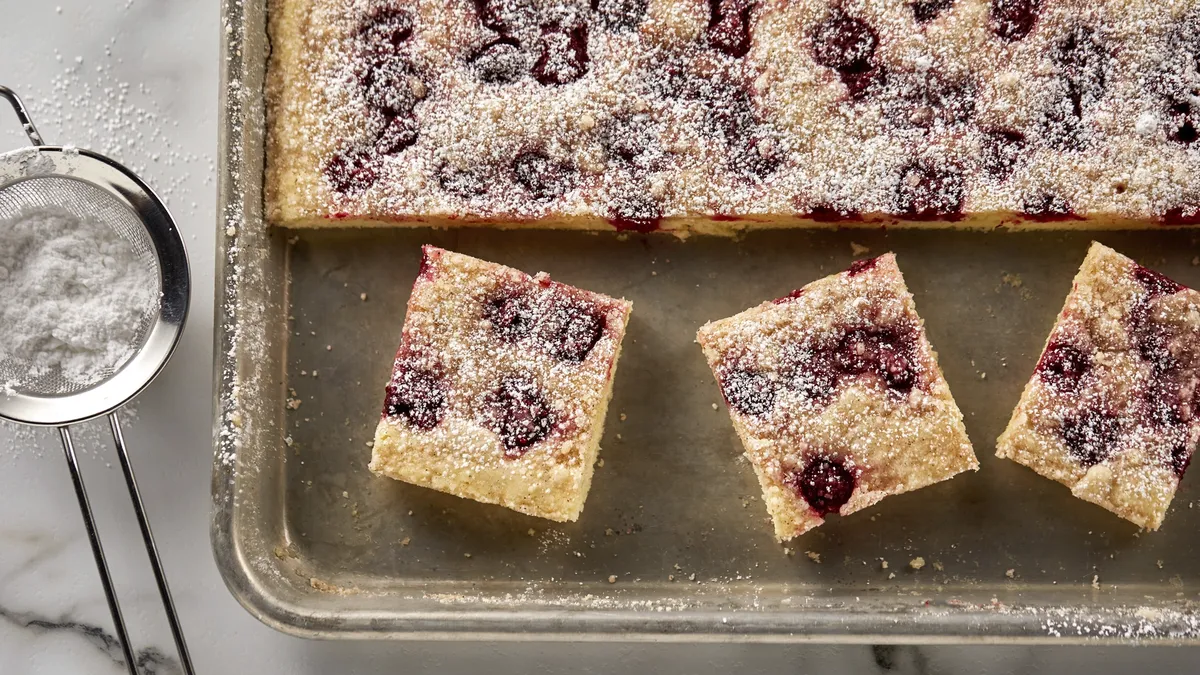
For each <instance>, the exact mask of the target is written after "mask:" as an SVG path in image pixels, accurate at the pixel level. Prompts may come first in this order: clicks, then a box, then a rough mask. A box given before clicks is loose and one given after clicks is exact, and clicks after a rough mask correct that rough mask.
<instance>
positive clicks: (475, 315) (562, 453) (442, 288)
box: [371, 246, 631, 521]
mask: <svg viewBox="0 0 1200 675" xmlns="http://www.w3.org/2000/svg"><path fill="white" fill-rule="evenodd" d="M630 307H631V305H630V303H628V302H626V301H624V300H615V299H613V298H610V297H607V296H604V295H600V294H598V293H590V292H588V291H584V290H580V289H578V288H572V287H570V286H566V285H563V284H559V283H555V282H553V281H551V280H550V278H549V277H548V276H546V275H545V274H538V275H537V276H533V277H531V276H529V275H527V274H524V273H522V272H519V271H517V270H514V269H510V268H508V267H504V266H502V265H497V264H494V263H489V262H484V261H482V260H477V259H475V258H471V257H468V256H465V255H461V254H458V253H452V252H450V251H444V250H442V249H438V248H434V247H432V246H426V247H425V248H424V251H423V258H422V261H421V272H420V275H419V276H418V277H417V280H416V283H414V284H413V290H412V296H411V297H410V299H409V301H408V314H407V316H406V317H405V319H404V331H403V334H402V338H401V342H400V349H399V351H398V352H397V354H396V360H395V366H394V370H393V372H392V378H391V381H390V382H389V384H388V385H387V389H386V396H385V400H384V405H383V415H382V419H380V421H379V426H378V428H377V429H376V431H375V444H374V452H373V455H372V457H371V470H372V471H374V472H375V473H376V474H379V475H381V476H387V477H389V478H395V479H397V480H402V481H405V482H408V483H413V484H415V485H423V486H425V487H431V488H433V489H435V490H441V491H442V492H448V493H450V494H453V495H458V496H460V497H467V498H470V499H474V500H477V501H481V502H487V503H491V504H500V505H503V506H507V507H508V508H510V509H514V510H517V511H520V512H522V513H528V514H530V515H534V516H540V517H542V518H549V519H551V520H557V521H569V520H575V519H576V518H578V517H579V513H580V512H581V511H582V510H583V502H584V499H585V498H586V497H587V493H588V488H589V487H590V486H591V482H592V469H593V464H594V463H595V461H596V456H597V453H598V452H599V449H600V436H601V434H602V432H603V431H604V415H605V412H606V410H607V409H608V400H609V398H610V396H611V395H612V384H613V376H614V375H615V373H616V368H617V357H618V356H619V355H620V352H621V340H622V338H623V337H624V336H625V324H626V320H627V319H628V317H629V311H630Z"/></svg>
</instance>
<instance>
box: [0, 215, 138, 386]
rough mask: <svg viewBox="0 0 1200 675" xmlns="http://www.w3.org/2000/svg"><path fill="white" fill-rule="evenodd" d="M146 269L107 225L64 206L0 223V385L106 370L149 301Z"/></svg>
mask: <svg viewBox="0 0 1200 675" xmlns="http://www.w3.org/2000/svg"><path fill="white" fill-rule="evenodd" d="M154 271H155V267H154V265H153V264H147V262H146V261H145V260H144V259H143V258H141V257H140V256H138V254H137V252H136V251H135V249H134V248H133V246H132V245H131V244H130V242H128V241H126V240H125V239H123V238H122V237H121V235H120V234H118V233H117V232H116V231H115V230H114V229H112V227H110V226H109V225H108V224H107V223H104V222H98V221H96V220H94V219H83V218H80V217H78V216H76V215H74V214H73V213H71V212H69V211H67V210H65V209H61V208H57V207H39V208H32V209H29V210H26V211H24V212H22V213H20V214H18V215H17V216H15V217H13V218H10V219H8V220H6V221H3V222H0V297H3V298H5V301H4V304H3V306H0V373H2V374H3V376H4V378H3V379H4V382H3V386H4V387H5V388H7V389H9V390H10V391H11V390H15V389H22V388H24V387H26V386H30V385H37V384H38V383H40V382H42V381H45V380H48V379H50V378H61V380H62V381H64V382H65V383H66V386H67V387H86V386H89V385H92V384H95V383H97V382H99V381H101V380H103V379H104V378H106V377H108V376H109V375H110V374H111V373H113V372H115V371H116V370H117V369H118V368H120V367H121V365H123V364H124V363H125V361H127V360H128V359H129V358H130V357H131V356H132V355H133V353H134V351H135V350H136V349H137V348H138V346H139V344H138V342H137V340H138V338H139V337H140V335H141V333H142V330H143V327H144V324H145V321H146V319H147V317H148V316H150V315H152V313H153V312H154V311H156V309H157V305H158V296H159V292H158V279H157V278H155V277H154V276H153V273H154ZM39 391H40V388H39ZM53 393H61V392H60V391H55V392H53Z"/></svg>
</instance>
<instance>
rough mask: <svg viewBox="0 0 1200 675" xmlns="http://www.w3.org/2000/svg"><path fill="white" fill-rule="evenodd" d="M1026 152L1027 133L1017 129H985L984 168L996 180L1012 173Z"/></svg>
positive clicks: (1003, 178) (982, 159)
mask: <svg viewBox="0 0 1200 675" xmlns="http://www.w3.org/2000/svg"><path fill="white" fill-rule="evenodd" d="M1024 152H1025V134H1023V133H1021V132H1020V131H1017V130H1015V129H1004V128H994V129H985V130H984V131H983V152H982V155H981V158H980V159H981V161H982V164H983V170H984V171H986V172H987V173H988V175H990V176H991V177H992V178H995V179H996V180H1005V179H1007V178H1008V177H1009V176H1011V175H1012V172H1013V170H1014V169H1015V168H1016V166H1017V163H1018V162H1020V161H1021V158H1022V156H1023V155H1024Z"/></svg>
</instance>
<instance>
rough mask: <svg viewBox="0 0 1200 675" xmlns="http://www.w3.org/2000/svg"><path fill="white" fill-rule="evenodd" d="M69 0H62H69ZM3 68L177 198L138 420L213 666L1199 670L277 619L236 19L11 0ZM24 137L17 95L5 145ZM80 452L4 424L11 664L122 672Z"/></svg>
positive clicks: (234, 670)
mask: <svg viewBox="0 0 1200 675" xmlns="http://www.w3.org/2000/svg"><path fill="white" fill-rule="evenodd" d="M59 5H61V7H59ZM0 17H2V19H0V36H2V37H3V40H2V41H0V82H3V83H4V84H7V85H9V86H12V87H14V88H16V89H17V90H18V91H19V92H20V93H22V94H23V95H24V96H25V97H26V99H27V101H28V103H30V104H31V107H32V109H33V112H34V114H35V115H36V116H37V121H38V123H39V125H40V127H41V130H42V133H43V135H45V136H46V138H47V140H48V141H50V142H56V143H74V144H76V145H80V146H82V147H92V148H94V149H97V150H100V151H102V152H107V153H111V154H113V155H114V156H115V157H117V158H118V159H120V160H122V161H125V162H127V163H128V164H129V165H131V166H132V167H135V168H136V169H137V170H138V171H140V172H142V173H143V175H144V177H145V178H146V179H147V180H148V181H149V182H150V183H151V184H152V185H153V186H154V187H155V188H156V189H158V190H159V191H160V192H161V193H162V194H163V196H164V197H165V199H166V201H167V203H168V205H169V207H170V208H171V209H172V211H173V212H174V213H175V215H176V217H177V218H178V219H179V224H180V227H181V230H182V231H183V233H184V235H185V241H186V242H187V244H188V246H189V249H190V254H191V262H192V265H193V274H194V284H193V287H194V288H195V295H194V297H193V311H192V315H191V318H190V321H189V325H188V330H187V332H186V333H185V335H184V338H183V342H182V344H181V345H180V349H179V351H178V353H177V354H176V357H175V359H174V361H173V362H172V365H171V366H170V368H169V369H168V370H167V371H166V372H165V373H164V374H163V376H162V377H160V378H159V380H158V381H157V382H156V383H155V384H154V386H153V387H152V388H151V389H150V390H149V391H147V392H146V393H145V394H144V395H143V396H142V397H141V400H140V402H139V404H138V405H137V411H136V414H134V415H132V416H131V417H130V419H128V420H127V422H126V428H127V436H128V440H129V443H130V447H131V452H132V454H133V460H134V464H135V466H136V468H137V471H138V478H139V481H140V483H141V485H142V489H143V491H144V497H145V500H146V503H147V506H148V508H149V511H150V515H151V519H152V521H153V525H154V527H155V533H156V536H157V538H158V541H159V544H160V547H161V549H162V554H163V561H164V563H165V565H166V568H167V573H168V575H169V577H170V579H171V582H172V585H173V587H174V590H175V595H176V601H177V603H178V605H179V608H180V612H181V618H182V621H183V624H184V627H185V629H186V630H187V634H188V638H189V641H190V644H191V647H192V652H193V654H194V657H195V660H196V667H197V670H198V672H200V673H203V674H213V673H220V674H238V673H250V672H256V673H258V672H261V673H296V674H305V675H307V674H325V673H329V674H339V675H340V674H341V673H380V674H382V673H388V674H392V673H397V672H406V673H418V672H445V673H470V672H489V673H493V674H494V675H501V674H504V673H530V672H547V673H549V672H569V673H605V672H673V673H702V672H703V673H729V672H739V673H740V672H764V673H779V674H783V673H809V672H812V673H825V674H828V675H840V674H842V673H855V674H857V673H903V674H908V673H914V674H915V673H978V674H985V673H1026V672H1044V673H1055V674H1056V675H1057V674H1059V673H1090V674H1099V675H1102V674H1104V673H1119V672H1128V671H1130V670H1133V669H1146V668H1147V667H1150V668H1151V669H1152V670H1154V671H1156V672H1194V671H1196V670H1197V668H1196V667H1195V666H1193V665H1192V662H1193V661H1194V660H1195V659H1196V658H1197V657H1196V652H1195V651H1194V650H1186V649H1170V648H1152V649H1120V648H1097V647H1064V648H1053V647H1049V648H996V647H971V648H967V647H920V648H918V647H910V646H898V647H889V646H877V647H871V646H780V645H688V646H680V645H671V644H645V645H634V644H611V645H604V644H580V645H564V644H519V643H501V644H496V643H481V644H452V643H391V644H389V643H327V642H326V643H321V642H305V641H301V640H297V639H294V638H290V637H286V636H283V635H281V634H278V633H275V632H273V631H271V630H270V629H268V628H266V627H264V626H262V625H260V624H258V623H257V622H256V621H255V620H254V619H252V618H251V617H250V616H249V615H248V614H247V613H246V612H244V611H243V610H242V609H241V608H240V607H239V606H238V605H237V603H236V602H235V601H234V600H233V599H232V598H231V597H230V595H229V594H228V593H227V592H226V591H225V588H224V585H223V584H222V582H221V580H220V578H219V577H218V575H217V572H216V568H215V566H214V564H213V562H212V556H211V554H210V552H209V548H208V509H209V503H208V490H209V470H210V462H211V447H210V429H211V424H210V413H211V401H210V397H211V384H210V379H209V378H210V375H209V373H210V364H211V353H212V345H211V335H212V330H211V328H212V301H213V297H212V287H213V284H212V274H213V243H214V232H215V225H214V223H215V214H214V203H215V190H216V188H215V168H216V161H217V158H216V157H215V154H216V122H217V109H216V101H217V86H218V85H217V72H218V68H217V66H218V62H217V59H218V54H217V52H218V38H219V34H220V32H219V31H220V28H219V17H218V3H217V1H216V0H106V1H102V2H95V1H92V0H53V1H51V2H27V1H24V0H0ZM22 141H23V137H22V136H21V135H20V134H19V132H18V131H17V130H16V129H15V124H13V122H12V120H11V119H10V117H9V114H8V112H7V111H0V149H4V150H7V149H11V148H16V147H18V146H20V145H21V144H22ZM79 434H80V438H81V441H80V445H81V451H82V452H83V455H84V456H83V464H84V471H85V472H86V475H87V479H88V487H89V490H90V491H91V493H92V498H93V501H94V506H95V509H96V511H97V514H98V518H99V521H100V522H99V526H100V529H101V533H102V535H103V537H104V541H105V545H106V548H107V551H108V553H109V556H110V559H111V563H112V565H113V569H114V574H115V577H116V581H117V584H118V587H119V589H120V592H121V600H122V603H123V606H124V608H125V610H126V615H127V619H128V621H129V627H130V631H131V634H132V636H133V640H134V643H135V649H136V653H137V654H138V658H139V665H140V666H141V668H142V672H144V673H153V674H160V675H167V674H171V673H177V672H179V670H178V664H177V663H176V661H175V655H174V651H173V648H172V646H171V641H170V636H169V633H168V631H167V628H166V622H165V618H164V617H163V615H162V612H161V610H160V608H159V605H158V596H157V594H156V592H155V589H154V585H153V580H152V578H151V576H150V571H149V566H148V564H147V563H146V562H145V558H144V551H143V549H142V545H141V540H140V537H139V535H138V532H137V526H136V522H135V521H134V518H133V513H132V510H131V508H130V506H129V504H128V498H127V495H126V493H125V489H124V485H123V483H122V481H121V477H120V471H119V469H117V468H116V467H115V459H114V458H113V456H112V451H111V449H110V446H109V445H108V442H109V441H108V439H107V437H106V436H105V433H104V428H103V426H98V425H87V426H86V427H85V428H84V429H82V430H80V432H79ZM122 672H124V669H123V666H122V665H121V663H120V650H119V649H118V648H117V647H116V645H115V643H114V641H113V637H112V627H111V621H110V620H109V616H108V611H107V608H106V606H105V604H104V598H103V594H102V592H101V589H100V584H99V581H98V579H97V576H96V572H95V570H94V569H93V567H92V561H91V555H90V552H89V551H88V547H87V543H86V540H85V538H84V533H83V527H82V523H81V521H80V518H79V514H78V511H77V509H76V503H75V499H74V495H73V493H72V492H71V488H70V484H69V481H68V479H67V474H66V470H65V467H64V466H63V461H62V457H61V453H60V451H59V448H58V446H57V440H56V438H55V436H54V435H53V434H52V433H50V432H48V431H45V430H17V429H14V428H12V427H8V426H5V427H0V674H2V675H34V674H37V675H41V674H53V675H59V674H62V673H122Z"/></svg>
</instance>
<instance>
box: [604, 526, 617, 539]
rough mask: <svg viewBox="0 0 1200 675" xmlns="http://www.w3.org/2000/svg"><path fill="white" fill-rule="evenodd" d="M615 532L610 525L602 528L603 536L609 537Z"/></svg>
mask: <svg viewBox="0 0 1200 675" xmlns="http://www.w3.org/2000/svg"><path fill="white" fill-rule="evenodd" d="M615 534H616V532H615V531H614V530H613V529H612V528H611V527H606V528H604V536H606V537H611V536H613V535H615Z"/></svg>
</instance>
